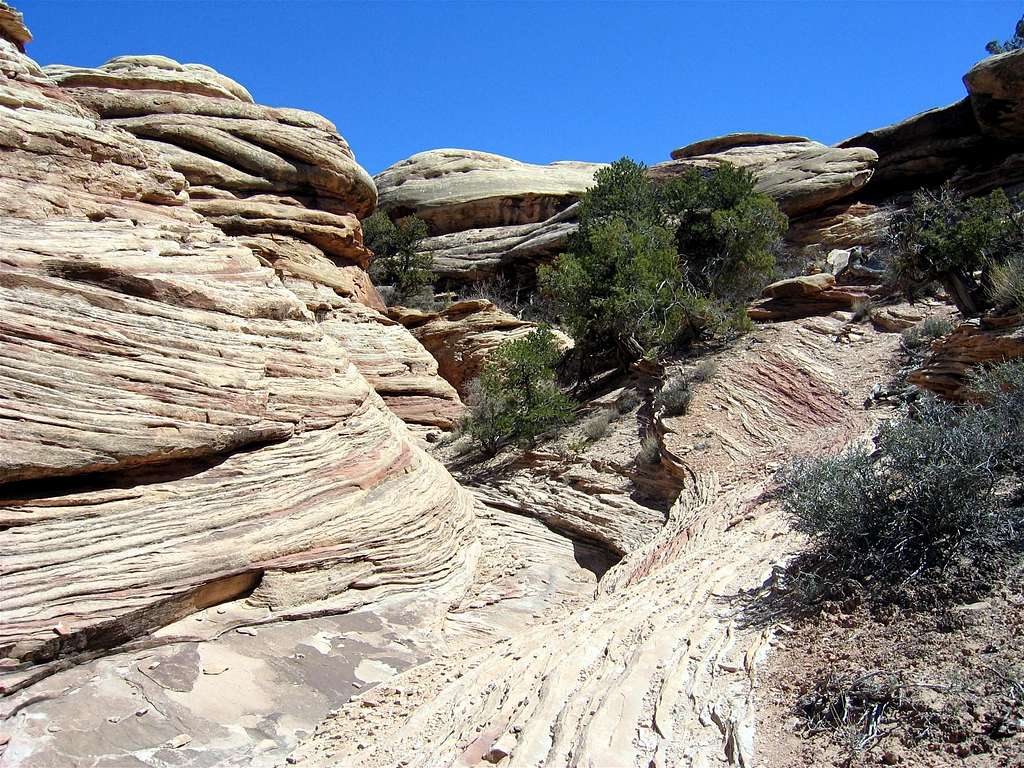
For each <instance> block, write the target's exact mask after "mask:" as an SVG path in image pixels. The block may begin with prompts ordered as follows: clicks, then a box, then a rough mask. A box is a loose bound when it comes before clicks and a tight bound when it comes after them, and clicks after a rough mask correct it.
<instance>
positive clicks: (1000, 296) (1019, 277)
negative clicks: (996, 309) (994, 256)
mask: <svg viewBox="0 0 1024 768" xmlns="http://www.w3.org/2000/svg"><path fill="white" fill-rule="evenodd" d="M989 280H990V285H989V296H990V297H991V298H992V300H993V302H995V304H996V305H997V306H1000V307H1006V308H1010V309H1015V310H1017V311H1019V312H1020V311H1024V254H1022V253H1020V252H1019V251H1018V252H1015V253H1012V254H1010V256H1009V258H1007V259H1006V261H1004V262H1001V263H999V262H997V263H995V264H993V265H992V266H991V269H990V272H989Z"/></svg>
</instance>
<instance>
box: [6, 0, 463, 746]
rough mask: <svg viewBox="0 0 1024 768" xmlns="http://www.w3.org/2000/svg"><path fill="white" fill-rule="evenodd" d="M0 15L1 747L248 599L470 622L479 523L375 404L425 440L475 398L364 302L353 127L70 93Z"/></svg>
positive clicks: (176, 85)
mask: <svg viewBox="0 0 1024 768" xmlns="http://www.w3.org/2000/svg"><path fill="white" fill-rule="evenodd" d="M0 10H2V11H3V16H2V17H0V18H3V20H4V26H3V27H0V34H3V39H2V40H0V100H2V107H0V328H2V333H0V369H2V375H0V380H2V383H0V400H2V401H3V410H2V413H0V659H2V663H0V693H2V694H7V695H13V696H14V700H13V701H12V702H10V704H9V705H8V703H7V702H5V703H4V706H3V707H2V708H0V720H3V721H4V722H5V723H8V724H9V722H10V721H11V718H12V717H13V715H12V714H11V713H12V712H17V711H19V710H20V709H22V708H23V707H24V706H26V702H29V703H31V701H32V700H33V694H32V693H31V691H32V688H29V689H28V690H27V691H25V694H24V696H21V697H20V698H19V693H18V692H19V691H22V690H23V689H24V688H25V687H26V686H32V685H34V684H36V683H40V682H41V681H42V680H43V679H44V678H46V677H47V676H49V675H53V674H55V673H57V672H59V671H61V670H72V671H73V667H74V665H76V664H79V663H84V662H87V661H89V660H90V659H94V658H96V657H98V656H102V655H103V654H105V653H109V652H111V651H113V650H118V649H120V650H125V649H131V648H140V647H152V646H154V645H160V644H161V643H164V642H166V640H161V639H160V638H159V637H158V634H159V631H160V630H161V628H164V627H166V626H167V625H170V624H171V623H172V622H175V621H176V620H178V619H181V618H183V617H185V616H187V615H189V614H192V613H194V612H195V611H197V610H201V609H203V608H206V607H208V606H213V605H218V604H220V603H223V602H225V601H230V600H235V599H236V598H247V599H246V601H245V605H247V606H249V609H250V610H256V609H259V610H262V611H265V612H268V615H269V616H271V617H278V618H279V617H282V616H304V615H319V614H323V613H330V612H334V611H339V610H347V609H351V608H353V607H357V606H360V605H365V604H367V603H372V602H374V601H377V600H379V599H381V598H382V597H384V596H387V595H402V594H406V593H408V592H409V591H415V592H416V593H417V594H418V595H421V596H423V595H434V596H435V598H434V599H437V600H440V601H441V602H442V603H445V601H446V600H447V601H449V602H450V601H451V600H453V599H457V598H458V596H459V595H460V594H461V591H462V590H463V589H464V581H465V576H466V573H468V572H469V571H471V569H472V566H473V562H474V556H475V552H476V546H477V545H476V544H475V541H476V538H475V533H474V519H473V515H472V512H471V510H472V503H473V502H472V500H471V498H470V497H469V496H468V495H467V494H466V493H465V492H464V491H463V490H462V489H461V488H460V487H459V486H458V485H457V484H456V483H455V481H454V480H453V479H452V478H451V476H450V475H449V474H448V473H447V472H446V471H445V470H444V469H443V468H442V467H441V466H440V465H439V464H438V463H437V462H435V461H434V460H432V459H431V458H429V457H428V456H427V455H426V454H425V453H424V452H423V451H422V450H421V449H420V448H419V447H418V442H417V441H416V440H415V439H414V438H413V436H412V435H411V434H410V432H409V431H408V430H407V428H406V427H405V425H404V424H403V423H402V422H401V421H399V419H398V418H396V417H395V416H394V415H393V414H392V412H391V410H389V408H388V407H387V405H386V403H385V400H382V399H381V396H380V395H379V394H378V393H377V392H376V391H375V390H374V388H373V386H371V384H370V383H369V382H368V379H369V380H370V381H373V382H374V383H375V384H376V385H378V386H379V387H380V389H381V391H382V393H383V394H384V396H385V398H386V400H387V401H388V402H393V403H394V404H395V410H396V411H397V412H399V413H402V411H403V409H405V410H406V411H408V410H409V406H408V405H407V402H408V401H407V400H404V399H403V397H401V396H399V395H406V394H410V393H411V394H413V395H414V396H415V397H416V398H420V399H421V400H424V401H426V400H429V401H431V402H430V403H422V402H420V403H417V404H416V405H415V410H418V411H419V412H421V413H423V414H425V415H424V416H423V418H422V419H420V420H419V423H424V424H426V423H433V424H437V423H438V417H437V416H436V414H437V411H438V408H439V406H438V405H437V403H447V404H455V405H457V404H458V399H457V396H456V395H455V393H454V390H453V389H452V388H451V387H450V385H448V384H447V383H446V382H444V381H443V380H442V379H440V377H438V376H437V375H436V364H435V363H434V362H433V360H432V359H431V358H430V357H429V355H428V354H427V353H426V352H425V351H424V350H422V347H420V346H419V345H418V344H417V343H416V342H415V340H414V339H413V338H412V336H411V335H409V334H408V332H406V331H405V329H404V328H402V327H401V326H400V325H398V324H397V323H393V322H392V321H390V320H388V319H387V318H384V317H383V316H382V315H380V314H379V313H377V312H376V311H375V310H373V309H372V308H371V307H369V306H365V305H364V304H362V303H359V299H360V298H361V299H363V300H366V301H367V303H372V298H373V289H372V286H370V285H369V283H368V282H367V281H366V280H365V279H364V278H360V277H358V276H357V272H356V270H359V269H360V264H362V263H363V262H364V261H365V255H366V254H365V249H363V247H362V245H361V236H360V231H359V222H358V215H361V214H362V213H365V212H366V211H367V210H369V207H370V206H372V200H373V185H372V183H371V182H370V180H369V178H368V176H367V175H366V174H365V172H363V171H362V170H361V169H360V168H359V167H358V165H356V164H355V161H354V160H353V159H352V156H351V153H350V152H349V151H348V148H347V146H346V145H345V143H344V141H343V140H342V139H341V138H340V137H339V136H337V134H336V133H335V132H334V130H333V126H330V125H329V124H328V123H327V122H326V121H324V120H322V119H321V118H317V117H316V116H311V115H308V114H306V113H297V112H292V111H290V110H278V111H275V110H268V109H267V108H263V107H257V106H255V105H253V104H251V103H250V102H249V101H247V99H246V95H245V94H244V91H243V90H242V89H241V88H240V87H236V86H235V84H233V83H232V82H231V81H230V80H228V79H227V78H224V77H223V76H220V75H217V74H216V73H214V72H212V70H207V69H205V68H201V67H189V66H182V67H179V66H178V65H175V64H174V63H173V62H170V60H167V59H163V58H159V57H130V58H128V59H122V60H115V62H113V63H111V64H108V65H106V66H105V67H103V68H100V69H99V70H96V71H95V72H94V71H92V70H89V71H84V72H83V71H74V70H69V69H66V68H57V69H52V70H50V73H47V72H45V71H43V70H41V69H40V68H39V67H38V66H37V65H36V64H35V63H34V62H33V61H32V60H31V59H29V58H28V57H27V56H25V55H23V54H21V53H20V52H19V51H18V47H19V45H21V44H23V43H24V41H25V40H27V39H28V37H27V35H26V34H24V33H22V32H21V31H20V28H19V27H18V26H17V25H16V24H15V25H14V26H12V22H11V19H12V18H13V19H15V20H17V17H16V16H13V15H12V14H11V13H10V12H9V9H8V8H7V7H4V8H2V9H0ZM12 29H13V32H12V31H11V30H12ZM62 83H63V84H64V85H65V86H66V87H63V86H62V85H61V84H62ZM118 103H120V104H121V105H122V107H120V108H118V107H116V106H115V105H116V104H118ZM115 115H116V116H115ZM152 115H157V116H158V117H159V119H155V120H151V119H149V118H150V116H152ZM101 116H102V117H101ZM155 137H156V138H155ZM174 142H179V143H174ZM235 151H237V155H235V154H233V153H234V152H235ZM204 153H207V154H204ZM214 167H216V168H218V169H219V171H218V173H220V172H221V171H223V173H222V174H221V175H220V176H217V177H216V178H214V175H215V174H212V172H211V173H208V171H209V170H210V169H211V168H214ZM232 169H234V170H239V169H241V170H244V171H245V173H246V174H247V175H246V176H245V177H244V178H243V177H242V176H234V175H232V173H229V172H228V171H231V170H232ZM215 181H216V182H217V183H220V184H222V185H223V186H222V187H216V186H214V182H215ZM221 204H223V207H218V206H220V205H221ZM364 326H365V327H364ZM403 345H404V348H403ZM378 348H382V349H385V350H386V353H377V352H376V350H377V349H378ZM417 354H418V355H419V361H418V362H417V361H416V360H415V358H416V355H417ZM388 355H390V356H391V358H392V363H391V368H394V369H396V370H394V371H392V370H390V369H389V367H388V363H387V360H386V358H387V357H388ZM354 361H358V362H359V364H360V365H361V366H362V367H363V368H365V369H367V375H366V376H364V375H363V374H362V373H360V370H359V367H358V366H357V365H355V364H354ZM392 384H394V385H395V386H394V390H389V386H391V385H392ZM396 393H398V394H396ZM446 418H447V419H448V421H447V422H445V423H449V422H450V420H451V417H450V416H449V417H446ZM413 420H414V421H415V420H416V419H413ZM3 731H4V733H3V735H4V741H3V743H6V742H7V741H8V739H10V743H9V745H8V752H9V754H10V755H13V756H15V757H16V758H17V759H18V760H19V761H22V760H26V761H31V760H39V761H41V762H40V763H38V764H46V762H47V761H50V764H53V760H55V759H57V758H54V756H53V753H48V754H43V755H41V756H37V757H36V758H32V757H31V753H32V752H33V749H35V747H29V746H27V745H28V744H29V741H31V740H29V741H22V740H20V739H21V738H22V736H19V735H18V734H17V733H16V734H14V735H13V737H12V736H10V734H9V732H8V729H7V725H5V726H4V727H3ZM27 733H28V732H27V731H26V732H25V733H24V734H22V735H23V736H24V738H26V739H28V738H29V737H28V735H27ZM53 738H54V737H53V735H52V734H50V737H49V741H51V742H52V740H53ZM143 740H144V741H145V739H143ZM186 741H187V740H186ZM57 749H58V752H59V751H60V749H59V747H57ZM12 759H14V758H12ZM106 759H108V760H111V759H113V760H115V762H116V761H117V760H121V761H122V762H123V761H124V760H133V759H134V758H129V757H126V756H125V755H124V754H121V755H119V756H117V757H114V758H111V757H109V756H108V757H107V758H106ZM26 764H27V763H26Z"/></svg>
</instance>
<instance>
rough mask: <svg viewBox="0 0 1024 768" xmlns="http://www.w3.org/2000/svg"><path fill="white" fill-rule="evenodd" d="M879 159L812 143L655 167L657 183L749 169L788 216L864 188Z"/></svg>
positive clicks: (733, 151)
mask: <svg viewBox="0 0 1024 768" xmlns="http://www.w3.org/2000/svg"><path fill="white" fill-rule="evenodd" d="M877 159H878V155H877V154H876V153H875V152H874V150H871V149H867V148H861V147H858V148H853V149H840V148H836V147H827V146H825V145H824V144H819V143H817V142H814V141H801V142H786V143H771V144H759V145H752V146H746V145H743V146H734V147H732V148H730V149H725V150H722V151H720V152H716V153H713V154H705V155H695V156H690V157H686V158H683V159H681V160H670V161H668V162H665V163H659V164H658V165H654V166H652V167H651V169H650V174H651V176H653V177H654V178H656V179H665V178H671V177H672V176H675V175H677V174H680V173H682V172H684V171H685V170H686V169H687V168H690V167H698V168H709V167H714V166H715V165H717V164H719V163H722V162H729V163H732V164H733V165H736V166H740V167H742V168H747V169H749V170H750V171H751V172H752V173H753V174H754V176H755V178H756V184H755V189H757V190H758V191H759V192H764V193H765V194H767V195H770V196H771V197H773V198H774V199H775V201H776V202H777V203H778V204H779V207H780V208H781V209H782V210H783V211H784V212H785V213H787V214H789V215H790V216H796V215H799V214H802V213H807V212H808V211H812V210H815V209H817V208H822V207H824V206H825V205H828V204H829V203H832V202H835V201H836V200H840V199H842V198H844V197H849V196H850V195H852V194H853V193H855V192H856V191H857V190H859V189H860V188H861V187H863V186H864V185H865V184H866V183H867V181H868V179H870V178H871V174H872V171H873V168H874V165H875V162H876V160H877Z"/></svg>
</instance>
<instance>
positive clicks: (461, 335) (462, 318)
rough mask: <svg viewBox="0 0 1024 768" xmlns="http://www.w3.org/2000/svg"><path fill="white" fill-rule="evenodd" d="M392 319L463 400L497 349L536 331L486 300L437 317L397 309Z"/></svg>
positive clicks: (565, 341)
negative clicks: (431, 358) (427, 354)
mask: <svg viewBox="0 0 1024 768" xmlns="http://www.w3.org/2000/svg"><path fill="white" fill-rule="evenodd" d="M390 315H391V317H392V318H393V319H395V320H397V321H398V322H400V323H401V324H402V325H404V326H405V327H406V328H408V329H409V330H411V331H412V335H413V336H415V337H416V340H417V341H419V342H420V343H421V344H422V345H423V346H424V347H425V348H426V349H427V351H428V352H430V354H431V355H433V356H434V358H435V359H436V360H437V365H438V368H437V370H438V372H439V373H440V374H441V376H443V377H444V378H445V379H446V380H447V381H448V382H449V383H450V384H451V385H452V386H454V387H455V388H456V389H457V390H458V392H459V394H460V395H461V396H462V397H466V396H467V395H468V394H469V391H468V385H469V383H470V382H471V381H472V380H473V379H475V378H476V377H477V376H478V375H479V373H480V369H481V368H482V367H483V364H484V362H485V361H486V360H487V355H488V354H490V352H491V351H492V350H494V348H495V347H497V346H498V345H499V344H501V343H502V342H504V341H507V340H509V339H517V338H522V337H523V336H526V335H528V334H529V333H530V332H531V331H533V330H534V329H535V328H536V327H537V326H536V324H535V323H531V322H529V321H526V320H521V319H520V318H518V317H516V316H515V315H510V314H509V313H507V312H503V311H501V310H500V309H498V308H497V307H496V306H494V304H492V303H491V302H490V301H486V300H473V301H459V302H456V303H454V304H452V305H451V306H450V307H447V308H446V309H444V310H442V311H441V312H437V313H433V312H422V311H419V310H414V309H405V308H403V307H395V308H393V309H392V310H391V311H390ZM554 334H555V338H556V340H557V342H558V343H559V345H560V346H561V347H562V349H568V348H569V347H571V346H572V340H571V339H570V338H569V337H568V336H566V335H565V334H563V333H561V332H559V331H554ZM378 391H379V390H378Z"/></svg>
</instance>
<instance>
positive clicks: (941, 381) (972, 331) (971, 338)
mask: <svg viewBox="0 0 1024 768" xmlns="http://www.w3.org/2000/svg"><path fill="white" fill-rule="evenodd" d="M1020 357H1024V318H1022V317H1021V316H1017V315H1010V316H1003V317H986V318H981V319H976V320H969V321H967V322H965V323H961V324H960V325H959V326H958V327H957V328H955V329H954V330H953V331H952V332H951V333H948V334H946V335H945V336H943V337H942V338H941V339H938V340H937V341H935V342H934V343H933V344H932V349H931V353H930V354H929V355H928V357H927V358H925V361H924V362H923V363H922V364H921V367H920V368H918V369H917V370H916V371H914V372H913V373H911V374H910V376H909V377H908V380H909V381H910V383H912V384H916V385H917V386H919V387H921V388H922V389H927V390H930V391H932V392H935V393H937V394H939V395H941V396H942V397H945V398H948V399H951V400H964V399H968V398H969V397H970V392H969V390H968V388H967V385H968V375H969V373H970V372H971V371H972V370H973V369H975V368H977V367H978V366H979V365H985V364H993V363H1002V362H1005V361H1007V360H1015V359H1017V358H1020Z"/></svg>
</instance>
